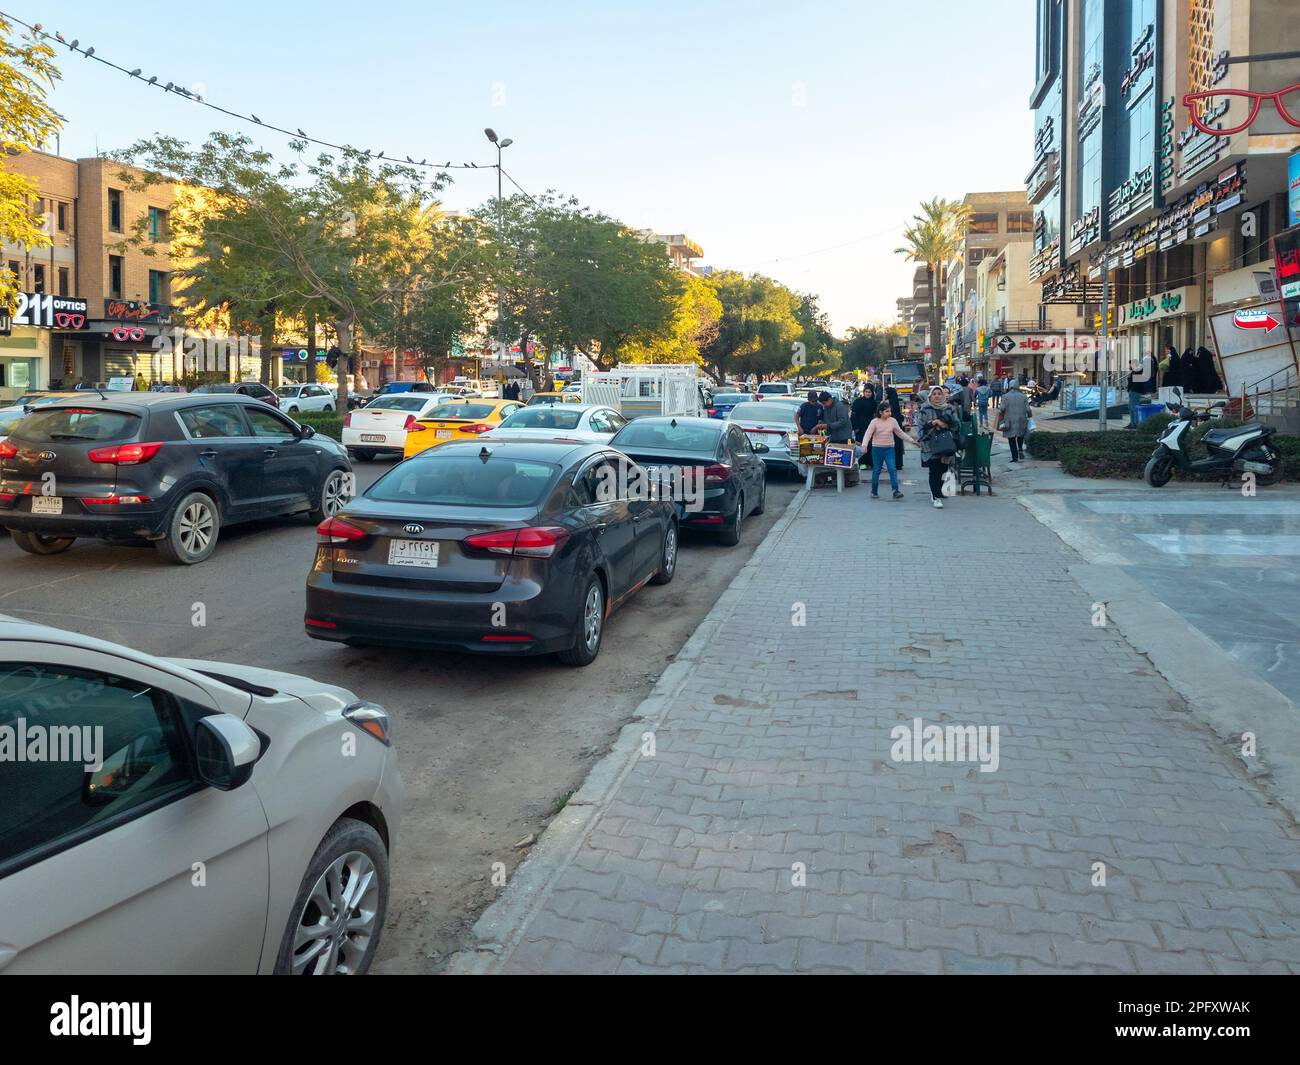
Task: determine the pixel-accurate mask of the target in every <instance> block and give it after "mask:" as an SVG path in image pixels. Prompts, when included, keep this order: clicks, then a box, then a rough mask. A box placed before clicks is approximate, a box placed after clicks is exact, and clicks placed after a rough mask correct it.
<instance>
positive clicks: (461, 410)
mask: <svg viewBox="0 0 1300 1065" xmlns="http://www.w3.org/2000/svg"><path fill="white" fill-rule="evenodd" d="M494 410H496V407H494V406H493V405H492V404H491V403H441V404H439V405H438V406H436V407H434V408H433V410H431V411H429V413H428V414H426V415H425V417H426V418H439V419H448V418H451V419H454V418H463V419H465V420H466V421H470V420H473V419H474V418H486V417H488V416H489V415H490V414H491V413H492V412H493V411H494Z"/></svg>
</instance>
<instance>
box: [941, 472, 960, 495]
mask: <svg viewBox="0 0 1300 1065" xmlns="http://www.w3.org/2000/svg"><path fill="white" fill-rule="evenodd" d="M942 491H943V494H944V495H945V496H947V497H948V498H949V499H951V498H952V497H953V496H955V495H956V494H957V474H956V473H955V472H954V471H953V470H948V471H947V472H946V473H945V474H944V475H943V489H942Z"/></svg>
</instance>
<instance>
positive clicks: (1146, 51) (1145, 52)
mask: <svg viewBox="0 0 1300 1065" xmlns="http://www.w3.org/2000/svg"><path fill="white" fill-rule="evenodd" d="M1155 32H1156V28H1155V26H1152V25H1150V24H1148V25H1147V28H1146V29H1145V30H1143V31H1142V36H1141V37H1139V38H1138V39H1137V41H1135V42H1134V44H1133V49H1132V52H1131V55H1132V57H1133V65H1132V66H1131V67H1129V69H1128V70H1127V71H1126V72H1125V74H1124V77H1123V78H1122V79H1121V80H1120V83H1119V94H1120V96H1122V97H1124V98H1125V99H1127V98H1128V96H1129V94H1130V93H1132V91H1133V88H1134V86H1136V85H1137V83H1138V79H1140V78H1141V77H1142V75H1143V74H1144V73H1145V72H1146V71H1148V70H1150V69H1151V68H1152V67H1154V66H1155V65H1156V46H1155V43H1154V42H1153V41H1152V40H1151V38H1152V37H1154V36H1155Z"/></svg>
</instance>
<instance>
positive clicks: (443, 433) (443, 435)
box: [433, 429, 451, 440]
mask: <svg viewBox="0 0 1300 1065" xmlns="http://www.w3.org/2000/svg"><path fill="white" fill-rule="evenodd" d="M433 435H434V436H435V437H436V438H437V439H439V440H450V439H451V430H450V429H439V430H438V431H437V432H436V433H434V434H433Z"/></svg>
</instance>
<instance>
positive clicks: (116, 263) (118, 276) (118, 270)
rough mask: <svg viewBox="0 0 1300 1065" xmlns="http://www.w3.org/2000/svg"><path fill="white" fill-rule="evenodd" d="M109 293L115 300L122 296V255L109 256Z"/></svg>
mask: <svg viewBox="0 0 1300 1065" xmlns="http://www.w3.org/2000/svg"><path fill="white" fill-rule="evenodd" d="M108 294H109V295H110V296H111V297H112V298H113V299H115V300H120V299H121V298H122V256H120V255H110V256H109V257H108Z"/></svg>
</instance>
